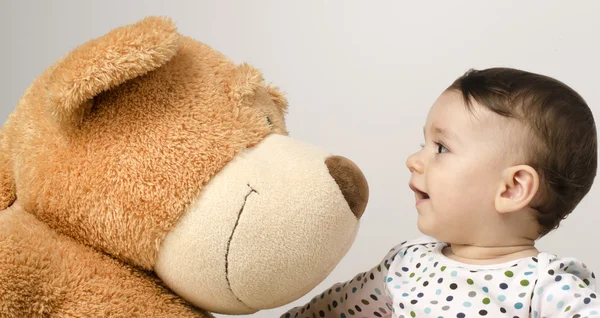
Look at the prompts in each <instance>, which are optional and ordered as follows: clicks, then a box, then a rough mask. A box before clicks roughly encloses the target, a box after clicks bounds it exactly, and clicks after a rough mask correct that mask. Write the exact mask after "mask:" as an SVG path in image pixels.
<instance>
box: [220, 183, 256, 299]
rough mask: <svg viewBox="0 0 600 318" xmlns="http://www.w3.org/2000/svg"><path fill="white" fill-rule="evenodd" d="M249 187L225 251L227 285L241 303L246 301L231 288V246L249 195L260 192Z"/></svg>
mask: <svg viewBox="0 0 600 318" xmlns="http://www.w3.org/2000/svg"><path fill="white" fill-rule="evenodd" d="M248 188H250V191H248V193H247V194H246V196H245V197H244V204H242V207H241V208H240V211H239V212H238V217H237V220H235V225H234V226H233V230H231V235H230V236H229V241H228V242H227V252H226V253H225V279H226V280H227V286H228V287H229V290H230V291H231V293H232V294H233V295H234V296H235V297H236V298H237V300H238V301H239V302H240V303H242V304H243V303H244V302H243V301H241V300H240V299H239V298H238V297H237V295H235V293H234V292H233V289H232V288H231V283H230V282H229V248H230V247H231V240H232V239H233V234H234V233H235V230H236V229H237V226H238V224H239V223H240V218H241V216H242V212H244V207H246V202H247V201H248V197H249V196H250V195H251V194H252V193H256V194H258V191H256V190H254V189H253V188H252V186H250V184H248Z"/></svg>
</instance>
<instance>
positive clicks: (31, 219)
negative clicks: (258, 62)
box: [0, 16, 369, 317]
mask: <svg viewBox="0 0 600 318" xmlns="http://www.w3.org/2000/svg"><path fill="white" fill-rule="evenodd" d="M287 112H288V102H287V99H286V97H285V95H284V94H283V93H282V92H281V91H280V90H279V88H277V87H276V86H273V85H271V84H266V83H265V80H264V78H263V75H262V73H261V72H260V71H259V70H258V69H256V68H254V67H253V66H251V65H249V64H247V63H242V64H235V63H234V62H233V61H231V60H230V59H228V58H227V57H226V56H224V55H223V54H221V53H220V52H217V51H216V50H214V49H212V48H211V47H209V46H208V45H207V44H204V43H201V42H199V41H196V40H194V39H192V38H190V37H188V36H184V35H182V34H180V33H179V32H178V31H177V28H176V26H175V23H174V22H173V21H172V20H171V19H170V18H168V17H158V16H151V17H146V18H144V19H141V20H139V21H137V22H135V23H132V24H128V25H124V26H120V27H117V28H115V29H113V30H111V31H109V32H108V33H106V34H104V35H102V36H100V37H98V38H95V39H92V40H90V41H88V42H86V43H83V44H82V45H80V46H78V47H76V48H74V49H73V50H72V51H70V52H69V53H68V54H66V55H65V56H64V57H62V58H61V59H59V60H58V61H56V62H55V63H54V64H52V65H51V66H50V67H49V68H47V69H46V70H45V71H44V72H43V73H42V74H41V75H40V76H39V77H38V78H36V79H35V80H34V82H33V83H32V84H31V85H30V86H29V87H28V88H27V89H26V91H25V92H24V94H23V95H22V98H21V99H20V101H19V102H18V104H17V105H16V107H15V109H14V111H13V112H12V113H11V114H10V115H9V117H8V120H7V121H6V122H5V124H4V125H3V127H2V129H1V130H0V210H4V211H2V212H0V316H2V317H212V313H223V314H237V315H243V314H252V313H255V312H257V311H260V310H263V309H271V308H276V307H279V306H282V305H285V304H288V303H290V302H292V301H294V300H296V299H298V298H300V297H302V296H303V295H305V294H306V293H308V292H309V291H311V290H312V289H313V288H314V287H316V286H317V284H319V283H320V282H321V281H322V280H323V279H324V278H326V277H327V276H328V275H329V274H330V273H331V271H332V270H333V269H334V268H335V267H336V266H337V264H338V263H339V261H340V260H341V259H342V258H343V257H344V255H345V254H346V253H347V251H348V250H349V248H350V246H351V245H352V243H353V241H354V239H355V236H356V233H357V230H358V226H359V221H360V219H361V216H362V215H363V213H364V211H365V209H366V205H367V202H368V197H369V194H368V183H367V181H366V178H365V176H364V174H363V173H362V171H361V170H360V168H359V167H358V166H357V165H356V164H354V163H353V162H352V161H351V160H349V159H347V158H345V157H342V156H339V155H335V154H331V153H329V152H327V151H325V150H323V149H320V148H319V147H316V146H313V145H311V144H308V143H305V142H301V141H298V140H295V139H293V138H292V137H290V136H289V133H288V131H287V129H286V124H285V117H286V115H287ZM15 201H18V204H15ZM11 206H12V207H11ZM8 207H11V208H8Z"/></svg>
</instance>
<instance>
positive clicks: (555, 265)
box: [537, 252, 596, 287]
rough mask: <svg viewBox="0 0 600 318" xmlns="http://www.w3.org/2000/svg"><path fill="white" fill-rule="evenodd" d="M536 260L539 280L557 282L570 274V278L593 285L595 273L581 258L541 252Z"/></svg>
mask: <svg viewBox="0 0 600 318" xmlns="http://www.w3.org/2000/svg"><path fill="white" fill-rule="evenodd" d="M537 261H538V275H539V280H542V281H544V280H547V281H549V282H555V283H558V282H561V281H562V280H563V279H565V278H567V277H569V276H570V277H571V279H572V280H580V281H581V282H582V283H583V284H585V285H586V286H590V287H595V286H594V285H595V284H594V283H595V279H596V275H595V273H594V271H593V270H592V269H591V268H590V267H588V266H587V265H586V264H585V262H584V261H583V260H581V259H578V258H575V257H561V256H557V255H555V254H551V253H547V252H542V253H540V254H539V255H538V257H537Z"/></svg>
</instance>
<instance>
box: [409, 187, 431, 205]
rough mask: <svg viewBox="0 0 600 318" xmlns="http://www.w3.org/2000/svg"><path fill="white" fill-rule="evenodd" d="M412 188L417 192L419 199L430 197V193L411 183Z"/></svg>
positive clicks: (416, 195)
mask: <svg viewBox="0 0 600 318" xmlns="http://www.w3.org/2000/svg"><path fill="white" fill-rule="evenodd" d="M409 186H410V189H411V190H413V192H414V193H415V197H416V199H417V201H420V200H426V199H429V194H428V193H426V192H423V191H421V190H419V188H417V187H416V186H415V185H413V184H409Z"/></svg>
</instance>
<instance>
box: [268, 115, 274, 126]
mask: <svg viewBox="0 0 600 318" xmlns="http://www.w3.org/2000/svg"><path fill="white" fill-rule="evenodd" d="M267 122H268V123H269V126H273V122H271V118H269V116H267Z"/></svg>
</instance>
